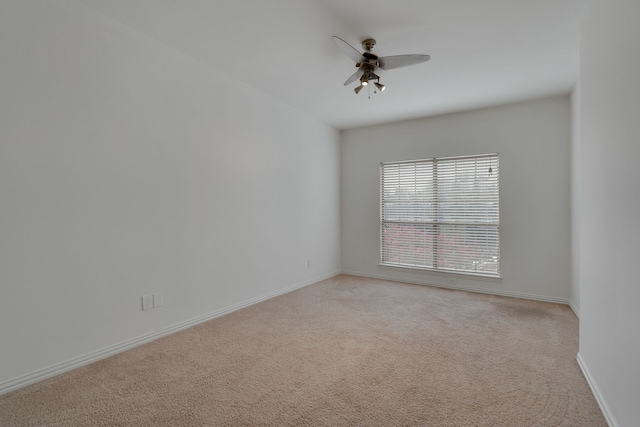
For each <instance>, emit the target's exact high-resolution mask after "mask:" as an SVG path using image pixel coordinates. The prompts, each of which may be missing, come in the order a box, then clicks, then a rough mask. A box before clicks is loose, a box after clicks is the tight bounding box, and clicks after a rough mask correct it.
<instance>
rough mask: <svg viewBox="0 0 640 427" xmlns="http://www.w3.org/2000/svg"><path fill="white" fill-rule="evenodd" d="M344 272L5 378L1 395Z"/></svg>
mask: <svg viewBox="0 0 640 427" xmlns="http://www.w3.org/2000/svg"><path fill="white" fill-rule="evenodd" d="M340 273H341V272H340V271H336V272H332V273H329V274H326V275H323V276H320V277H316V278H314V279H311V280H307V281H304V282H301V283H297V284H294V285H291V286H288V287H286V288H283V289H280V290H278V291H275V292H271V293H268V294H266V295H262V296H260V297H257V298H252V299H249V300H246V301H243V302H240V303H238V304H234V305H231V306H229V307H225V308H222V309H219V310H216V311H213V312H211V313H207V314H205V315H202V316H198V317H195V318H193V319H189V320H186V321H184V322H180V323H176V324H174V325H171V326H168V327H166V328H163V329H160V330H158V331H155V332H151V333H148V334H145V335H142V336H139V337H136V338H132V339H129V340H126V341H123V342H120V343H118V344H114V345H110V346H108V347H105V348H102V349H100V350H97V351H94V352H91V353H87V354H84V355H82V356H78V357H74V358H72V359H69V360H66V361H64V362H61V363H56V364H54V365H51V366H49V367H47V368H44V369H39V370H37V371H34V372H31V373H29V374H26V375H21V376H19V377H17V378H14V379H11V380H8V381H5V382H3V383H0V395H2V394H5V393H9V392H11V391H14V390H17V389H19V388H22V387H25V386H28V385H30V384H34V383H36V382H38V381H42V380H44V379H47V378H51V377H54V376H56V375H59V374H62V373H64V372H67V371H70V370H72V369H76V368H79V367H81V366H85V365H88V364H90V363H93V362H97V361H98V360H101V359H105V358H107V357H109V356H113V355H114V354H117V353H121V352H123V351H126V350H129V349H132V348H134V347H137V346H139V345H142V344H146V343H148V342H151V341H154V340H157V339H158V338H162V337H165V336H167V335H171V334H173V333H175V332H178V331H181V330H183V329H187V328H190V327H192V326H195V325H197V324H199V323H203V322H206V321H208V320H211V319H215V318H216V317H220V316H223V315H225V314H229V313H231V312H234V311H236V310H240V309H242V308H245V307H249V306H251V305H254V304H257V303H259V302H262V301H266V300H268V299H271V298H274V297H277V296H279V295H283V294H286V293H288V292H291V291H295V290H296V289H300V288H304V287H305V286H309V285H312V284H314V283H317V282H320V281H322V280H325V279H329V278H331V277H335V276H337V275H339V274H340Z"/></svg>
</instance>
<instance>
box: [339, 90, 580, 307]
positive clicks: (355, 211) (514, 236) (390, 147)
mask: <svg viewBox="0 0 640 427" xmlns="http://www.w3.org/2000/svg"><path fill="white" fill-rule="evenodd" d="M380 101H382V100H380ZM376 102H377V101H376ZM570 118H571V113H570V99H569V97H568V96H561V97H554V98H549V99H543V100H537V101H531V102H526V103H521V104H514V105H507V106H502V107H496V108H487V109H482V110H477V111H471V112H465V113H460V114H451V115H446V116H439V117H432V118H426V119H421V120H413V121H406V122H400V123H394V124H386V125H380V126H374V127H368V128H362V129H355V130H349V131H345V132H343V143H342V266H343V271H345V272H348V273H352V274H359V275H364V276H372V277H384V278H390V279H395V280H402V281H408V282H416V283H432V284H438V285H444V286H449V287H458V288H464V289H471V290H476V291H483V292H493V293H498V294H506V295H515V296H522V297H530V298H538V299H543V300H550V301H560V302H568V298H569V289H570V277H569V275H570V268H569V265H570V224H569V216H570V209H569V207H570V206H569V198H570V195H569V191H570V188H569V187H570V173H569V166H570V142H571V141H570ZM491 152H499V153H500V215H501V216H500V222H501V226H500V233H501V270H502V276H503V278H502V279H484V278H483V279H478V278H474V277H473V276H464V275H451V274H448V275H444V274H436V273H430V272H426V271H419V270H408V269H400V268H392V267H382V266H379V265H378V263H379V234H380V233H379V164H380V162H383V161H393V160H409V159H421V158H431V157H442V156H457V155H466V154H482V153H491ZM450 279H456V280H457V282H456V283H455V284H453V283H451V282H450Z"/></svg>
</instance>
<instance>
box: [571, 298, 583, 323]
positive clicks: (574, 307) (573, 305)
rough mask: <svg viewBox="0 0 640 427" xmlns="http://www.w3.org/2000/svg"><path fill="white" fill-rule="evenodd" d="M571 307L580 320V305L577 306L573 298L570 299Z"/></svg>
mask: <svg viewBox="0 0 640 427" xmlns="http://www.w3.org/2000/svg"><path fill="white" fill-rule="evenodd" d="M569 308H571V311H573V314H575V315H576V317H577V318H578V320H580V313H579V312H578V307H576V306H575V304H574V303H573V301H571V300H569Z"/></svg>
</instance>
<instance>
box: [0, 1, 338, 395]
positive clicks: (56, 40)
mask: <svg viewBox="0 0 640 427" xmlns="http://www.w3.org/2000/svg"><path fill="white" fill-rule="evenodd" d="M0 40H2V42H1V43H0V58H1V61H2V66H1V67H0V68H1V71H0V201H1V202H0V289H1V297H0V348H1V350H0V392H1V391H7V390H9V389H11V388H15V387H17V386H20V385H24V384H25V382H28V381H31V380H34V379H38V378H39V377H41V376H42V375H44V374H47V373H55V372H57V370H58V371H59V369H62V368H64V367H66V366H68V364H69V363H71V364H73V363H75V362H78V361H83V360H85V359H86V357H85V356H86V355H88V354H92V352H98V353H100V352H101V351H106V350H105V349H111V350H113V349H117V348H118V347H117V346H118V344H122V343H125V344H126V343H131V342H132V341H131V340H135V339H136V338H139V337H145V336H149V334H153V333H156V332H158V331H166V330H168V329H170V328H172V327H175V326H176V325H180V324H184V322H188V321H190V320H192V319H202V318H203V316H204V317H206V316H207V315H209V314H211V313H216V312H220V311H221V310H224V309H226V308H229V307H237V306H238V305H241V304H243V303H247V302H251V301H255V300H256V299H259V298H261V297H264V296H268V295H274V294H276V293H278V292H281V291H283V290H285V289H289V288H292V287H296V286H302V285H304V284H308V283H311V282H314V281H317V280H320V279H322V278H325V277H328V276H331V275H334V274H336V273H338V272H339V271H340V262H341V260H340V237H339V233H340V229H339V227H340V208H339V203H340V199H339V194H340V193H339V191H340V188H339V180H340V164H339V155H340V152H339V142H340V134H339V132H337V131H336V130H334V129H332V128H330V127H329V126H327V125H324V124H322V123H320V122H318V121H317V120H315V119H312V118H310V117H308V116H306V115H304V114H302V113H300V112H298V111H296V110H293V109H291V108H290V107H287V106H285V105H283V104H281V103H280V102H278V101H276V100H274V99H272V98H270V97H268V96H266V95H265V94H263V93H261V92H259V91H256V90H253V89H250V88H248V87H247V86H245V85H243V84H241V83H239V82H238V81H236V80H234V79H232V78H230V77H228V76H226V75H224V74H222V73H219V72H216V71H215V70H212V69H209V68H206V67H204V66H203V65H201V64H199V63H197V62H196V61H194V60H192V59H190V58H189V57H186V56H184V55H182V54H180V53H177V52H175V51H173V50H171V49H170V48H168V47H166V46H164V45H162V44H160V43H156V42H154V41H153V40H151V39H149V38H147V37H145V36H142V35H140V34H138V33H136V32H134V31H132V30H130V29H129V28H127V27H125V26H123V25H120V24H118V23H116V22H114V21H111V20H109V19H108V18H106V17H103V16H101V15H99V14H98V13H97V12H94V11H92V10H90V9H87V8H85V7H83V6H80V5H79V4H76V3H75V2H73V1H69V0H56V1H21V0H9V1H6V0H5V1H2V2H1V3H0ZM307 259H310V266H309V267H308V266H307ZM153 292H162V293H163V294H164V307H162V308H160V309H154V310H151V311H145V312H143V311H141V302H140V297H141V295H143V294H149V293H153ZM83 357H85V359H83ZM43 369H44V370H43Z"/></svg>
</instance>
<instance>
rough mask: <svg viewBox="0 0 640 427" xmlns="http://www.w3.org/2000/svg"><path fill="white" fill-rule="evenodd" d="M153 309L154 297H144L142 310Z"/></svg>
mask: <svg viewBox="0 0 640 427" xmlns="http://www.w3.org/2000/svg"><path fill="white" fill-rule="evenodd" d="M152 308H153V297H152V296H151V295H142V309H143V310H149V309H152Z"/></svg>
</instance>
